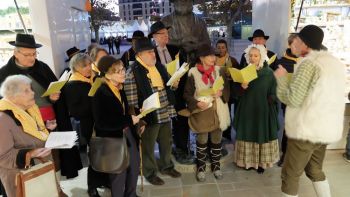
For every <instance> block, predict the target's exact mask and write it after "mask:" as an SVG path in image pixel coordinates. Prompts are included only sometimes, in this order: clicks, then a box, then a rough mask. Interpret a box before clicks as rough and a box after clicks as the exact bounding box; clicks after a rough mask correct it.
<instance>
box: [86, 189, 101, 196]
mask: <svg viewBox="0 0 350 197" xmlns="http://www.w3.org/2000/svg"><path fill="white" fill-rule="evenodd" d="M88 194H89V197H101V196H100V194H98V191H97V188H89V189H88Z"/></svg>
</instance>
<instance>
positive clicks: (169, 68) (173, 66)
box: [165, 56, 180, 76]
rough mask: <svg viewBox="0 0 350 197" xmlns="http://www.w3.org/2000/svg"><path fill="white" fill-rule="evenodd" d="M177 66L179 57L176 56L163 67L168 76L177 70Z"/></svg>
mask: <svg viewBox="0 0 350 197" xmlns="http://www.w3.org/2000/svg"><path fill="white" fill-rule="evenodd" d="M179 64H180V60H179V56H176V57H175V60H173V61H171V62H169V63H167V64H166V65H165V67H166V70H167V71H168V73H169V75H170V76H173V75H174V73H175V72H176V70H177V68H179Z"/></svg>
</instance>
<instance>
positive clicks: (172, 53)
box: [154, 44, 181, 66]
mask: <svg viewBox="0 0 350 197" xmlns="http://www.w3.org/2000/svg"><path fill="white" fill-rule="evenodd" d="M166 48H167V49H168V51H169V54H170V57H171V59H172V60H174V59H175V56H176V54H177V53H178V52H179V48H177V47H176V46H174V45H168V44H167V45H166ZM154 52H155V53H156V59H157V62H159V63H161V61H160V57H159V53H158V50H157V49H154ZM180 66H181V65H180Z"/></svg>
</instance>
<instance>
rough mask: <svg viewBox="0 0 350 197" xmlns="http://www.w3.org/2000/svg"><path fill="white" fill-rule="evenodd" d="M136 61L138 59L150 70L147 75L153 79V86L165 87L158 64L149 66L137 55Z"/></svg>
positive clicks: (160, 88)
mask: <svg viewBox="0 0 350 197" xmlns="http://www.w3.org/2000/svg"><path fill="white" fill-rule="evenodd" d="M136 61H138V62H139V63H140V64H141V65H142V66H143V67H144V68H146V69H147V70H148V74H147V77H148V78H149V79H151V83H152V86H153V87H157V88H158V89H159V90H162V89H163V88H164V84H163V79H162V77H161V76H160V74H159V72H158V70H157V67H156V66H147V65H146V64H145V63H144V62H143V61H142V60H141V58H139V57H136Z"/></svg>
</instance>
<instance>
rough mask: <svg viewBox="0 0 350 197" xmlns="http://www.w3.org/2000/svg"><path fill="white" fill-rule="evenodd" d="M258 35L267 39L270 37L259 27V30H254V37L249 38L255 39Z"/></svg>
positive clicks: (249, 38)
mask: <svg viewBox="0 0 350 197" xmlns="http://www.w3.org/2000/svg"><path fill="white" fill-rule="evenodd" d="M256 37H264V38H265V40H267V39H269V38H270V36H266V35H265V32H264V31H263V30H261V29H257V30H255V31H254V33H253V36H252V37H248V40H250V41H253V39H254V38H256Z"/></svg>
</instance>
